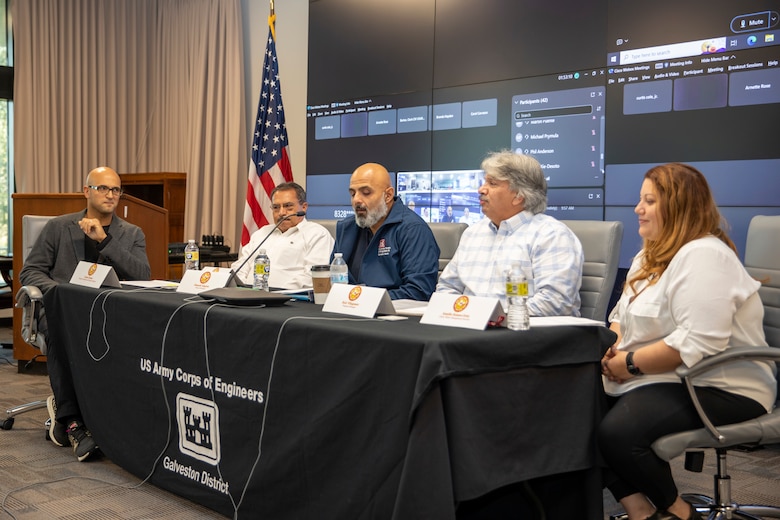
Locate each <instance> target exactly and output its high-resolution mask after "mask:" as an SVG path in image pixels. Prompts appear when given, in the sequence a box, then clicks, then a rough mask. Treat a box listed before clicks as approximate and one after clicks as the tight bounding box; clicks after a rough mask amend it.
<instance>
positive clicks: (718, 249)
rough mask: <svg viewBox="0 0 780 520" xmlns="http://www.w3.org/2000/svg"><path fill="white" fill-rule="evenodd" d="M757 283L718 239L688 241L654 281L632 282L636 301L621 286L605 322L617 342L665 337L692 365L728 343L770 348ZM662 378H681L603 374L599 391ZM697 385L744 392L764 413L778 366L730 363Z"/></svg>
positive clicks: (629, 345)
mask: <svg viewBox="0 0 780 520" xmlns="http://www.w3.org/2000/svg"><path fill="white" fill-rule="evenodd" d="M641 257H642V252H641V251H640V253H639V254H638V255H637V256H636V258H634V261H633V263H632V265H631V269H630V270H629V273H628V277H627V279H631V277H632V276H633V275H634V273H636V272H637V271H638V270H639V267H640V265H641ZM760 285H761V283H760V282H759V281H757V280H755V279H753V278H752V277H751V276H750V275H749V274H748V272H747V271H746V270H745V268H744V267H743V266H742V263H741V262H740V261H739V258H738V257H737V255H736V254H734V252H733V251H732V250H731V249H729V248H728V246H726V244H724V243H723V242H722V241H721V240H720V239H718V238H716V237H714V236H707V237H704V238H700V239H697V240H693V241H691V242H689V243H688V244H685V245H684V246H683V247H681V248H680V250H679V251H678V252H677V254H676V255H675V256H674V258H673V259H672V261H671V262H670V263H669V266H668V267H667V268H666V270H665V271H664V273H663V274H662V275H661V277H660V278H659V279H658V281H657V283H655V284H654V285H649V283H648V282H647V280H643V281H642V282H640V283H638V284H637V285H636V289H637V291H638V292H639V294H638V295H637V296H636V297H635V298H634V299H633V301H632V297H633V296H634V291H633V290H631V288H630V287H629V286H628V284H626V287H625V289H624V290H623V294H622V295H621V297H620V300H619V301H618V303H617V305H616V306H615V308H614V309H613V311H612V313H611V315H610V321H612V322H617V323H619V324H620V329H621V334H622V339H621V342H620V343H619V344H618V347H617V348H618V349H619V350H625V351H636V350H638V349H640V348H641V347H643V346H645V345H649V344H651V343H655V342H656V341H659V340H663V341H664V342H665V343H666V344H667V345H669V346H670V347H672V348H673V349H675V350H677V351H679V352H680V356H681V357H682V361H683V363H685V365H686V366H689V367H690V366H693V365H695V364H696V363H698V362H699V361H700V360H701V359H703V358H705V357H709V356H712V355H714V354H717V353H718V352H722V351H724V350H726V349H728V348H729V347H732V346H735V347H736V346H754V347H756V346H767V343H766V340H765V338H764V329H763V324H762V321H763V317H764V307H763V304H762V303H761V299H760V298H759V296H758V288H759V287H760ZM767 348H769V347H767ZM640 369H641V366H640ZM659 382H676V383H679V382H680V379H679V378H678V377H677V375H676V374H675V373H674V371H671V372H665V373H663V374H652V375H641V376H637V377H632V378H631V379H629V380H628V381H626V382H625V383H622V384H619V383H615V382H611V381H609V380H607V379H606V378H604V389H605V391H606V392H607V393H608V394H610V395H620V394H623V393H625V392H628V391H629V390H632V389H634V388H637V387H639V386H642V385H646V384H651V383H659ZM694 385H696V386H711V387H717V388H720V389H722V390H725V391H727V392H731V393H734V394H738V395H743V396H746V397H749V398H751V399H753V400H755V401H757V402H758V403H761V404H762V405H763V406H764V407H765V408H766V409H767V411H769V410H771V409H772V406H773V405H774V402H775V394H776V392H777V382H776V380H775V365H774V363H768V362H756V361H734V362H732V363H729V364H727V365H724V366H722V367H718V368H715V369H713V370H711V371H709V372H707V373H705V374H702V375H700V376H699V377H697V378H695V379H694Z"/></svg>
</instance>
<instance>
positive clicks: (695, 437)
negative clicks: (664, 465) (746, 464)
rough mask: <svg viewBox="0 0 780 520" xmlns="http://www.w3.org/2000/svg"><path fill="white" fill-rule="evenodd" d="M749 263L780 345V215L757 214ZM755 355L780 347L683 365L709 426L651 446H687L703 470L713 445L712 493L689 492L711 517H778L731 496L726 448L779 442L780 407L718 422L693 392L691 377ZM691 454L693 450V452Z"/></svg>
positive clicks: (668, 455) (768, 328) (775, 355)
mask: <svg viewBox="0 0 780 520" xmlns="http://www.w3.org/2000/svg"><path fill="white" fill-rule="evenodd" d="M745 267H746V268H747V270H748V272H749V273H750V274H751V276H753V277H754V278H756V279H758V280H761V281H762V282H763V285H762V286H761V289H759V294H760V296H761V301H762V302H763V303H764V332H765V334H766V340H767V343H768V344H769V345H770V346H772V347H780V216H773V217H766V216H756V217H753V219H752V220H751V221H750V226H749V228H748V237H747V246H746V248H745ZM735 359H736V360H741V359H755V360H770V361H775V362H776V363H778V362H780V348H771V349H767V348H760V347H757V348H754V347H744V348H732V349H729V350H728V351H726V352H722V353H720V354H717V355H715V356H712V357H709V358H707V359H705V360H702V361H700V362H699V363H697V364H696V365H695V366H694V367H692V368H686V367H684V366H683V367H680V368H678V369H677V375H678V376H680V379H682V381H683V383H684V384H685V385H686V386H687V388H688V392H689V393H690V395H691V399H692V400H693V403H694V405H695V406H696V410H697V411H698V412H699V415H700V416H701V419H702V422H703V423H704V425H705V427H704V428H700V429H698V430H692V431H686V432H680V433H674V434H671V435H666V436H664V437H661V438H660V439H658V440H657V441H655V443H653V451H655V453H656V454H657V455H658V456H659V457H661V458H662V459H664V460H666V461H669V460H671V459H673V458H674V457H677V456H678V455H681V454H682V453H683V452H684V451H686V450H691V449H693V450H696V451H694V452H688V453H686V468H689V467H691V468H692V470H693V471H701V461H702V451H701V449H703V448H714V449H715V452H716V454H717V458H718V460H717V474H716V475H715V478H714V480H715V489H714V496H713V497H712V498H710V497H707V496H702V495H685V496H684V498H686V499H687V500H689V501H690V502H693V503H694V504H696V506H697V508H696V509H697V510H698V511H700V512H702V513H705V514H708V515H709V516H708V517H707V518H709V519H710V520H714V519H722V518H745V519H755V518H757V517H770V518H780V507H772V506H760V505H739V504H736V503H734V502H733V501H732V498H731V477H730V476H729V475H728V473H727V466H726V453H727V451H728V450H729V448H733V447H736V446H741V445H749V446H761V445H765V444H775V443H780V410H779V409H778V408H777V406H776V407H775V409H774V410H773V411H772V412H771V413H768V414H766V415H763V416H761V417H758V418H756V419H752V420H750V421H745V422H741V423H737V424H729V425H725V426H718V427H715V426H713V425H712V423H711V422H710V420H709V419H708V418H707V416H706V414H705V413H704V411H703V410H702V409H701V406H700V404H699V401H698V399H697V398H696V394H695V393H694V391H693V385H692V384H691V378H693V377H695V376H697V375H698V374H701V373H702V372H706V371H707V370H710V369H712V368H716V367H718V366H720V365H722V364H724V363H728V362H730V361H731V360H735ZM692 453H693V455H692Z"/></svg>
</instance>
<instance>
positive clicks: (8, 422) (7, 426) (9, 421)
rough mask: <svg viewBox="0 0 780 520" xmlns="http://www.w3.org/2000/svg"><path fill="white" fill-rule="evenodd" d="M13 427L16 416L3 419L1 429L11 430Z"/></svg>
mask: <svg viewBox="0 0 780 520" xmlns="http://www.w3.org/2000/svg"><path fill="white" fill-rule="evenodd" d="M13 427H14V418H13V417H9V418H8V419H6V420H5V421H3V424H0V429H3V430H10V429H11V428H13Z"/></svg>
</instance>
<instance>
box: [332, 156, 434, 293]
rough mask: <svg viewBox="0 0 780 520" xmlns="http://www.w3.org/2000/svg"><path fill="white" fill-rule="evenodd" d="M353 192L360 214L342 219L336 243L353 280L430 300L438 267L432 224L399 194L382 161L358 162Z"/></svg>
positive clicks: (356, 208) (336, 247) (353, 205)
mask: <svg viewBox="0 0 780 520" xmlns="http://www.w3.org/2000/svg"><path fill="white" fill-rule="evenodd" d="M349 194H350V197H351V199H352V208H353V209H354V210H355V216H354V218H353V217H348V218H346V219H344V220H341V221H339V222H338V224H337V225H336V244H335V245H334V247H333V252H334V253H342V254H343V256H344V260H345V261H346V262H347V266H348V267H349V283H351V284H365V285H368V286H371V287H383V288H385V289H387V290H388V293H389V294H390V298H391V299H393V300H398V299H403V298H406V299H412V300H421V301H427V300H428V299H429V298H430V297H431V294H432V293H433V291H434V289H435V288H436V281H437V277H438V272H439V246H438V245H437V244H436V239H435V238H434V237H433V233H432V232H431V228H430V227H429V226H428V224H427V223H426V222H425V221H424V220H423V219H422V218H420V216H419V215H417V214H416V213H415V212H414V211H412V210H410V209H409V208H407V207H406V206H404V204H403V202H401V200H400V199H399V198H398V197H396V196H395V189H394V188H393V186H392V185H391V182H390V174H389V173H388V172H387V169H386V168H385V167H384V166H382V165H380V164H376V163H366V164H364V165H362V166H359V167H358V168H357V169H356V170H355V171H354V173H352V177H351V178H350V181H349ZM332 257H333V255H331V259H332Z"/></svg>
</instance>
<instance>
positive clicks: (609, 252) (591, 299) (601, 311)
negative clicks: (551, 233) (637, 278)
mask: <svg viewBox="0 0 780 520" xmlns="http://www.w3.org/2000/svg"><path fill="white" fill-rule="evenodd" d="M561 222H563V223H564V224H566V225H567V226H568V227H569V229H571V230H572V231H573V232H574V234H575V235H577V238H579V239H580V243H582V250H583V253H584V255H585V265H584V266H583V268H582V287H580V300H581V305H580V315H581V316H582V317H583V318H591V319H594V320H601V321H605V320H606V318H607V311H608V309H607V306H608V305H609V300H610V297H611V296H612V289H613V286H614V285H615V278H616V277H617V270H618V261H619V260H620V244H621V243H622V242H623V223H622V222H617V221H610V222H603V221H601V220H561Z"/></svg>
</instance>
